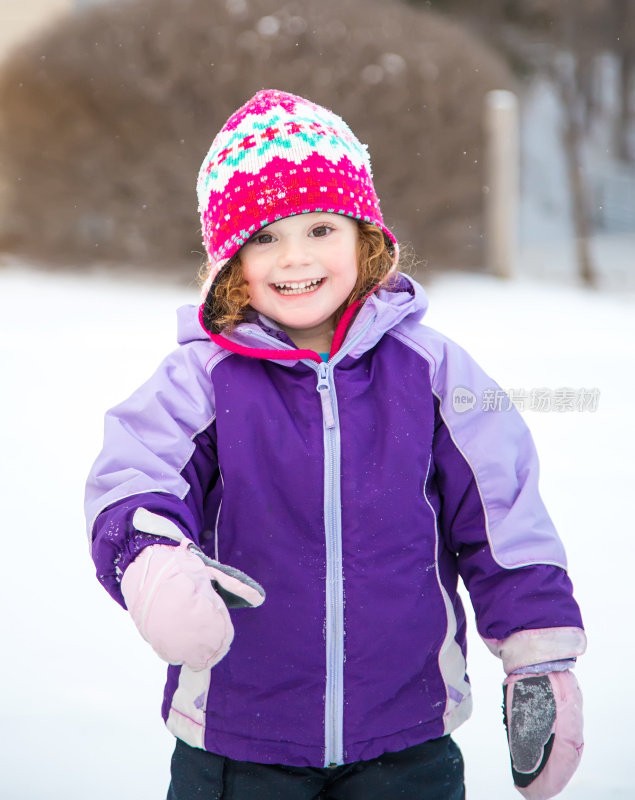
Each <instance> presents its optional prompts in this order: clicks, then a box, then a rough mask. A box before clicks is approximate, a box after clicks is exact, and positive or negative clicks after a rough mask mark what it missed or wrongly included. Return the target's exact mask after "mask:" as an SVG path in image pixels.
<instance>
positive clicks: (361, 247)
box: [200, 220, 395, 333]
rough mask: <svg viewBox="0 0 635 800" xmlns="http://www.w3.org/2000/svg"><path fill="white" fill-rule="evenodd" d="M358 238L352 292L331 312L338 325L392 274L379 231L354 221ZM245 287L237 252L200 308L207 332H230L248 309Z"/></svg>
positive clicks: (387, 245)
mask: <svg viewBox="0 0 635 800" xmlns="http://www.w3.org/2000/svg"><path fill="white" fill-rule="evenodd" d="M356 222H357V225H358V228H359V235H358V240H357V264H358V268H357V281H356V283H355V286H354V287H353V291H352V292H351V293H350V295H349V296H348V297H347V298H346V300H345V301H344V303H342V305H341V306H340V308H338V310H337V311H336V313H335V321H336V323H337V322H339V320H340V318H341V316H342V314H343V313H344V311H346V309H347V308H348V307H349V306H350V305H351V304H352V303H354V302H355V301H357V300H360V299H361V298H363V297H365V296H366V295H367V294H369V293H370V292H372V291H373V290H374V289H376V288H377V287H378V286H379V285H382V284H385V283H388V282H389V280H390V278H391V276H392V275H393V274H394V266H395V252H394V247H393V244H392V242H390V240H389V239H388V238H387V237H386V236H385V235H384V233H383V231H382V230H381V228H378V227H377V226H376V225H372V224H371V223H369V222H362V221H361V220H356ZM208 275H209V266H207V267H206V268H204V269H203V271H202V274H201V275H200V278H201V281H203V282H204V281H205V278H206V277H207V276H208ZM249 301H250V297H249V287H248V285H247V282H246V281H245V278H244V276H243V271H242V264H241V262H240V251H238V253H236V255H234V256H232V258H230V260H229V261H228V262H227V264H225V265H224V266H223V268H222V270H221V271H220V273H219V275H218V277H217V278H216V280H215V281H214V283H213V284H212V286H211V288H210V290H209V292H208V293H207V297H206V298H205V305H204V308H203V322H204V324H205V327H206V328H207V330H209V331H211V332H212V333H219V332H220V331H221V330H223V329H224V330H227V331H231V330H232V329H233V328H235V327H236V325H238V324H239V323H240V322H242V321H243V320H244V319H245V318H246V314H247V313H248V312H249V311H250V310H252V309H251V306H250V305H249Z"/></svg>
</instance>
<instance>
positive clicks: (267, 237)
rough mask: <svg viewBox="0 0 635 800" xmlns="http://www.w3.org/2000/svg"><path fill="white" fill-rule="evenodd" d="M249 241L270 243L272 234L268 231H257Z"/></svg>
mask: <svg viewBox="0 0 635 800" xmlns="http://www.w3.org/2000/svg"><path fill="white" fill-rule="evenodd" d="M249 241H250V242H253V243H254V244H270V243H271V242H273V236H272V235H271V234H270V233H257V234H256V235H255V236H252V237H251V239H250V240H249Z"/></svg>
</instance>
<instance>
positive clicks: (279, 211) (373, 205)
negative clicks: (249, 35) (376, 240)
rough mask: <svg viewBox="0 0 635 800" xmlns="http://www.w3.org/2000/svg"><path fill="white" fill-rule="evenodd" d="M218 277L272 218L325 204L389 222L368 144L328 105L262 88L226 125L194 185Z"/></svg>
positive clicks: (377, 222) (336, 210)
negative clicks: (383, 211)
mask: <svg viewBox="0 0 635 800" xmlns="http://www.w3.org/2000/svg"><path fill="white" fill-rule="evenodd" d="M196 191H197V195H198V209H199V213H200V215H201V226H202V229H203V241H204V243H205V248H206V250H207V252H208V254H209V258H210V264H211V265H212V266H211V270H210V275H209V277H208V280H207V281H206V284H205V286H204V287H203V292H204V295H205V294H206V293H207V291H208V290H209V288H210V286H211V284H212V282H213V280H214V278H215V277H216V275H217V274H218V272H219V271H220V269H221V268H222V267H223V265H224V264H225V263H227V261H228V259H230V258H231V257H232V256H233V255H234V254H235V253H237V252H238V250H239V249H240V248H241V247H242V245H243V244H244V243H245V242H246V241H247V239H249V238H250V236H252V235H253V234H254V233H256V231H259V230H260V229H261V228H264V227H265V225H269V224H270V223H271V222H274V221H275V220H278V219H282V218H283V217H290V216H293V215H294V214H302V213H307V212H310V211H327V212H331V213H335V214H344V215H345V216H348V217H353V218H355V219H360V220H365V221H366V222H370V223H372V224H373V225H377V227H379V228H381V229H382V230H383V231H384V233H385V234H386V236H387V237H388V239H389V240H390V241H391V242H392V244H393V247H394V250H395V260H396V257H397V254H398V248H397V241H396V239H395V237H394V235H393V234H392V232H391V231H390V230H389V229H388V228H387V227H386V226H385V225H384V221H383V219H382V216H381V211H380V210H379V200H378V199H377V195H376V194H375V188H374V186H373V180H372V172H371V166H370V159H369V157H368V152H367V148H366V145H363V144H361V143H360V142H359V140H358V139H357V138H356V136H355V135H354V133H353V132H352V131H351V129H350V128H349V127H348V125H347V124H346V123H345V122H344V120H342V119H341V118H340V117H338V116H337V115H336V114H334V113H333V112H332V111H329V110H328V109H326V108H322V107H321V106H318V105H315V103H311V102H310V101H309V100H305V99H303V98H302V97H297V96H295V95H292V94H287V93H286V92H280V91H276V90H272V89H267V90H264V91H261V92H258V93H257V94H256V95H254V97H252V98H251V100H249V102H247V103H246V104H245V105H244V106H243V107H242V108H239V109H238V111H236V112H235V113H234V114H233V115H232V116H231V117H230V118H229V119H228V120H227V122H226V123H225V125H224V126H223V127H222V129H221V130H220V132H219V133H218V135H217V136H216V138H215V139H214V141H213V142H212V146H211V147H210V149H209V152H208V153H207V155H206V156H205V159H204V161H203V163H202V165H201V169H200V172H199V175H198V181H197V185H196Z"/></svg>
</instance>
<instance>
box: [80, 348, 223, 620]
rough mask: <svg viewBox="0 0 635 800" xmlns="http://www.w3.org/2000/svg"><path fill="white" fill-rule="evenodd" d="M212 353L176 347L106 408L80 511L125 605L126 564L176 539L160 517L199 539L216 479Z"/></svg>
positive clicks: (100, 569) (102, 576)
mask: <svg viewBox="0 0 635 800" xmlns="http://www.w3.org/2000/svg"><path fill="white" fill-rule="evenodd" d="M209 356H210V353H209V347H207V348H205V347H204V344H203V343H200V344H199V343H192V344H189V345H185V346H183V347H181V348H179V349H178V350H176V351H175V352H174V353H172V354H171V355H169V356H168V357H167V358H166V359H165V361H164V362H163V363H162V364H161V365H160V367H159V369H158V370H157V371H156V372H155V374H154V375H153V376H152V377H151V378H150V380H149V381H147V382H146V383H145V384H143V385H142V386H141V387H140V388H139V389H138V390H137V391H136V392H135V393H134V394H133V395H132V396H131V397H129V398H128V399H127V400H125V401H124V402H123V403H121V404H120V405H118V406H115V407H114V408H112V409H111V410H110V411H108V412H107V413H106V418H105V424H104V445H103V449H102V451H101V453H100V454H99V456H98V458H97V460H96V461H95V463H94V465H93V467H92V469H91V471H90V474H89V477H88V481H87V485H86V497H85V501H86V502H85V511H86V520H87V526H88V538H89V543H90V545H91V554H92V557H93V560H94V562H95V566H96V568H97V577H98V579H99V581H100V582H101V583H102V585H103V586H104V587H105V588H106V590H107V591H108V592H109V593H110V594H111V595H112V597H114V598H115V600H117V602H119V603H120V604H121V605H123V606H124V607H125V603H124V600H123V597H122V594H121V589H120V582H121V576H122V575H123V572H124V571H125V569H126V567H127V566H128V565H129V564H130V563H131V562H132V561H133V560H134V559H135V558H136V556H137V555H138V554H139V553H140V552H141V550H143V548H144V547H147V546H148V545H149V544H156V543H159V542H161V543H173V537H172V535H171V534H170V531H173V530H174V528H173V527H171V526H169V525H168V526H167V527H166V526H164V525H162V520H165V519H167V520H169V521H171V522H173V523H174V524H176V525H177V527H178V529H179V530H180V531H181V532H182V534H183V535H185V536H186V537H188V538H190V539H192V540H193V541H195V542H196V543H197V544H200V534H201V533H202V529H203V524H204V507H205V504H206V502H207V498H208V497H209V495H210V493H212V495H213V490H214V487H215V485H216V482H217V479H218V463H217V458H216V446H215V435H214V433H215V425H214V421H215V418H216V412H215V404H214V393H213V387H212V383H211V380H210V375H209V372H208V370H207V369H206V364H207V362H208V360H209ZM139 509H144V510H145V511H144V512H142V513H141V514H140V513H139ZM139 520H141V522H139ZM166 532H167V535H166Z"/></svg>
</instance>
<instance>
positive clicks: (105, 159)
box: [0, 0, 510, 276]
mask: <svg viewBox="0 0 635 800" xmlns="http://www.w3.org/2000/svg"><path fill="white" fill-rule="evenodd" d="M509 84H510V76H509V74H508V72H507V70H506V68H505V66H504V65H503V64H502V63H501V62H500V61H499V60H498V59H497V58H496V57H495V56H494V55H492V53H491V52H490V51H489V50H488V49H487V48H486V47H485V46H483V45H481V44H480V43H479V42H478V41H477V40H475V39H474V38H473V37H472V36H471V35H469V34H468V33H466V32H465V31H464V30H462V29H461V28H458V27H457V26H456V25H454V24H452V23H449V22H447V21H445V20H443V19H441V18H439V17H438V16H436V15H433V14H431V13H425V12H421V11H417V10H415V9H413V8H411V7H408V6H406V5H403V4H401V3H400V2H397V1H395V2H387V1H386V0H383V1H382V0H320V2H319V3H315V2H311V0H289V1H288V2H284V0H282V1H281V0H275V1H274V0H137V1H136V2H112V3H106V4H103V5H100V6H96V7H93V8H90V9H87V10H86V11H85V12H83V13H77V14H75V15H74V16H72V17H69V18H67V19H66V20H64V21H63V22H62V23H58V24H57V25H56V27H54V28H52V29H50V30H48V31H47V32H45V33H44V34H42V35H40V36H39V38H37V39H36V40H34V41H32V42H30V43H28V44H26V45H23V46H22V47H21V48H20V49H19V50H17V51H15V52H14V53H13V54H12V56H11V57H10V58H9V59H8V60H7V61H6V62H5V64H4V67H3V69H2V73H1V75H0V179H1V180H2V182H3V187H2V198H3V202H4V208H5V209H6V211H5V213H4V215H3V218H2V220H1V221H0V248H3V249H5V250H6V249H9V248H10V249H12V250H19V251H20V252H23V253H27V254H30V255H37V256H40V257H45V258H47V259H48V258H52V259H64V260H67V261H68V260H73V261H76V262H81V261H86V260H92V259H95V258H100V259H107V260H118V261H123V262H134V263H138V264H148V263H152V264H155V265H156V264H161V265H171V266H172V267H173V268H175V269H176V268H178V269H181V270H186V274H187V275H188V276H189V275H191V273H192V270H193V268H194V265H195V264H196V263H198V262H199V261H200V253H202V245H201V243H200V231H199V222H198V217H197V213H196V200H195V193H194V184H195V178H196V173H197V170H198V166H199V164H200V161H201V160H202V158H203V155H204V154H205V152H206V150H207V148H208V146H209V144H210V142H211V139H212V137H213V136H214V134H215V133H216V131H217V130H218V128H219V127H220V126H221V125H222V124H223V122H224V121H225V119H226V118H227V117H228V116H229V114H230V113H231V112H232V111H233V110H234V109H235V108H236V107H237V106H239V105H240V104H242V103H243V102H244V101H245V100H247V99H248V98H249V97H250V96H251V95H252V94H253V93H254V92H255V91H257V90H258V89H260V88H263V87H272V88H280V89H284V90H286V91H290V92H294V93H296V94H301V95H304V96H307V97H310V98H311V99H313V100H315V101H316V102H318V103H321V104H323V105H326V106H328V107H330V108H332V109H333V110H334V111H336V112H337V113H339V114H340V115H341V116H343V117H344V118H345V119H346V121H347V122H348V123H349V124H350V125H351V127H352V128H353V129H354V130H355V132H356V133H357V135H358V136H359V138H360V139H361V140H362V141H365V142H367V143H368V144H369V147H370V152H371V156H372V159H373V166H374V173H375V182H376V186H377V189H378V193H379V196H380V198H381V199H382V210H383V213H384V216H385V218H386V221H387V223H388V224H389V225H390V226H391V227H392V228H393V230H395V232H396V234H397V235H398V236H399V237H400V239H401V240H402V241H407V242H411V243H412V245H413V246H414V248H415V250H416V252H417V254H418V256H419V257H420V258H423V259H426V260H429V262H430V263H431V266H435V265H436V264H441V265H442V264H452V265H457V266H461V265H466V264H467V265H469V264H470V263H474V261H475V254H477V253H478V250H479V233H480V230H479V225H480V220H479V216H480V206H481V194H482V176H481V108H482V97H483V94H484V92H485V91H487V90H488V89H491V88H499V87H502V86H508V85H509ZM193 253H194V255H193Z"/></svg>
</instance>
